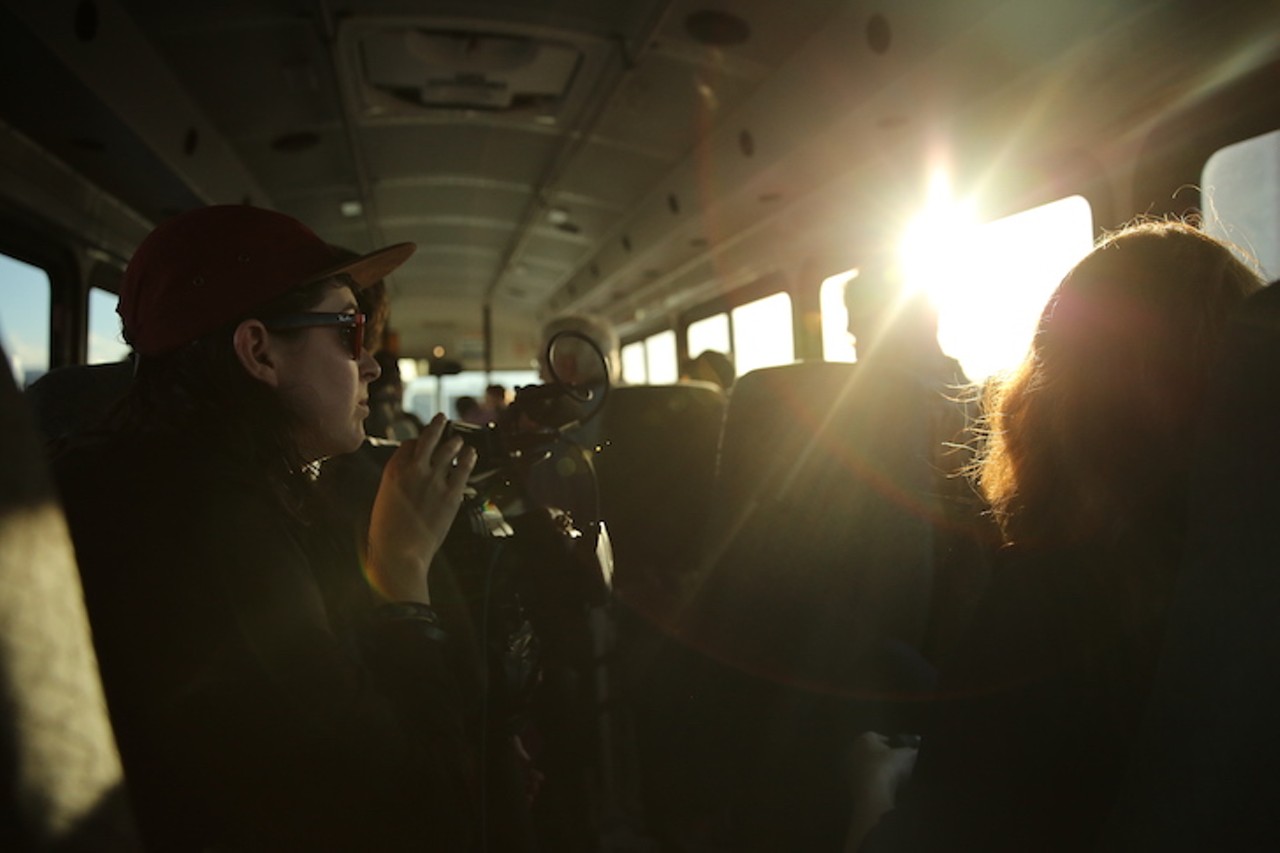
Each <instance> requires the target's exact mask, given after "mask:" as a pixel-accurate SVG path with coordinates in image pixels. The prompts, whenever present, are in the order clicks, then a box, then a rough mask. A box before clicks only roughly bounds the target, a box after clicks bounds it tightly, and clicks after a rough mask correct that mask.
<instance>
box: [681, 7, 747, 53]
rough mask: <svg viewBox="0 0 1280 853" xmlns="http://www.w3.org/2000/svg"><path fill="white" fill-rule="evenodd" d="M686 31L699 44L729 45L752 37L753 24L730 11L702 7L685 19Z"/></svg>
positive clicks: (712, 45) (709, 45)
mask: <svg viewBox="0 0 1280 853" xmlns="http://www.w3.org/2000/svg"><path fill="white" fill-rule="evenodd" d="M684 29H685V32H687V33H688V34H689V37H690V38H692V39H693V40H694V41H696V42H698V43H699V44H705V45H707V46H708V47H728V46H729V45H734V44H742V43H743V42H745V41H746V40H747V39H749V38H751V25H750V24H748V23H747V22H746V21H744V20H743V19H742V18H739V17H738V16H737V15H731V14H729V13H728V12H721V11H719V10H717V9H702V10H699V11H697V12H694V13H693V14H691V15H689V17H687V18H685V19H684Z"/></svg>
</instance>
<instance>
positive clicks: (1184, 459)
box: [979, 221, 1261, 540]
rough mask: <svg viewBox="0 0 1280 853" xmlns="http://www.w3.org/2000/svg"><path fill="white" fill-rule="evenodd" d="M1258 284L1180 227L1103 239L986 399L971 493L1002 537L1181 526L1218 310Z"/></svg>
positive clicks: (1217, 246)
mask: <svg viewBox="0 0 1280 853" xmlns="http://www.w3.org/2000/svg"><path fill="white" fill-rule="evenodd" d="M1260 287H1261V281H1260V279H1259V278H1258V276H1257V275H1256V274H1255V273H1254V272H1253V271H1252V270H1250V269H1249V268H1248V267H1247V266H1246V265H1245V264H1243V263H1242V262H1241V261H1239V260H1238V259H1237V258H1236V257H1235V256H1234V255H1233V254H1232V252H1231V250H1230V249H1229V248H1228V247H1227V246H1226V245H1224V244H1222V243H1220V242H1218V241H1216V240H1214V239H1213V238H1211V237H1209V236H1208V235H1206V234H1204V233H1203V232H1201V231H1200V230H1198V229H1197V228H1195V227H1194V226H1192V225H1189V224H1186V223H1184V222H1181V221H1167V222H1164V221H1161V222H1144V223H1141V224H1137V225H1133V226H1130V227H1127V228H1125V229H1123V230H1121V231H1119V232H1116V233H1114V234H1111V235H1109V236H1108V237H1106V238H1105V239H1104V240H1102V241H1101V242H1100V243H1099V245H1098V246H1097V247H1096V248H1095V249H1094V250H1093V251H1092V252H1091V253H1090V254H1089V255H1088V256H1087V257H1085V258H1084V260H1082V261H1080V263H1078V264H1077V265H1076V266H1075V268H1074V269H1072V270H1071V272H1070V273H1068V274H1067V276H1066V278H1064V279H1063V281H1062V283H1061V284H1060V285H1059V286H1058V289H1057V290H1056V291H1055V293H1054V295H1053V297H1052V298H1051V299H1050V301H1049V304H1048V305H1047V306H1046V308H1045V310H1044V312H1043V314H1042V316H1041V318H1040V322H1039V326H1038V328H1037V331H1036V335H1035V338H1034V340H1033V343H1032V347H1031V352H1030V353H1029V354H1028V356H1027V358H1026V359H1025V360H1024V362H1023V363H1022V365H1021V366H1020V367H1019V368H1018V369H1017V370H1016V371H1015V372H1014V373H1013V374H1011V375H1010V376H1008V377H1006V378H1005V379H1003V380H1002V381H1000V382H998V383H996V384H995V385H993V387H992V389H991V392H990V393H989V398H988V410H989V415H988V417H989V419H990V427H991V433H990V444H989V448H988V450H987V454H986V458H985V460H984V461H983V463H982V467H981V470H980V472H979V473H980V479H981V484H982V488H983V491H984V492H985V493H986V494H987V496H988V499H989V500H990V501H991V502H992V506H993V508H994V511H995V513H996V515H997V518H998V519H999V520H1000V521H1001V523H1002V526H1003V527H1004V529H1005V533H1006V536H1007V537H1009V538H1010V539H1013V540H1035V539H1043V538H1046V537H1056V538H1059V539H1062V538H1092V537H1099V536H1103V535H1112V536H1114V535H1118V534H1123V533H1124V532H1126V531H1128V530H1132V529H1134V528H1141V527H1143V526H1149V525H1152V524H1154V525H1161V524H1170V523H1172V524H1175V525H1177V524H1180V518H1181V506H1182V504H1183V502H1184V501H1185V497H1186V493H1185V489H1186V472H1187V468H1188V463H1189V459H1188V455H1189V448H1190V442H1191V429H1192V421H1193V417H1194V415H1195V412H1196V410H1197V408H1198V406H1199V404H1200V401H1201V399H1202V398H1203V394H1204V390H1205V387H1206V384H1207V381H1208V373H1209V370H1210V368H1211V367H1212V365H1213V363H1214V361H1215V358H1216V354H1217V350H1218V347H1219V345H1220V343H1221V340H1222V336H1223V332H1224V329H1225V326H1226V321H1227V317H1228V314H1229V313H1230V311H1231V310H1232V309H1233V308H1234V307H1235V306H1236V305H1237V304H1239V303H1240V302H1241V301H1242V300H1243V299H1244V298H1245V297H1246V296H1248V295H1249V294H1250V293H1252V292H1254V291H1256V290H1257V289H1259V288H1260Z"/></svg>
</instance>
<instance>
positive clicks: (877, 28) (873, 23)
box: [867, 14, 893, 53]
mask: <svg viewBox="0 0 1280 853" xmlns="http://www.w3.org/2000/svg"><path fill="white" fill-rule="evenodd" d="M892 42H893V30H891V29H889V22H888V21H887V20H886V19H885V17H884V15H878V14H877V15H872V16H871V18H870V19H869V20H868V21H867V44H868V45H869V46H870V47H871V50H872V51H874V52H875V53H885V52H887V51H888V50H889V45H890V44H891V43H892Z"/></svg>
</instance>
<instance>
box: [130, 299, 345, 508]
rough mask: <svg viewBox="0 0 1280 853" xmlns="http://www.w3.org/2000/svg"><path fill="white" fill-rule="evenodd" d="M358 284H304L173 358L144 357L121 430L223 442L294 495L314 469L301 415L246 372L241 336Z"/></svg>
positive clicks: (284, 332)
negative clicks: (306, 454) (252, 322)
mask: <svg viewBox="0 0 1280 853" xmlns="http://www.w3.org/2000/svg"><path fill="white" fill-rule="evenodd" d="M351 284H352V283H351V281H350V280H349V279H347V278H346V277H345V276H338V277H336V278H329V279H325V280H323V281H320V282H316V283H313V284H309V285H304V286H302V287H299V288H296V289H294V290H292V291H290V292H288V293H286V294H284V295H283V296H280V297H277V298H276V299H274V300H271V301H270V302H268V303H266V304H264V305H261V306H259V307H258V308H257V309H255V310H254V311H253V312H252V313H251V314H249V315H248V316H247V317H244V318H240V319H239V320H236V321H234V322H232V323H228V324H227V325H225V326H223V327H222V328H220V329H219V330H217V331H216V332H213V333H211V334H209V335H206V336H204V337H203V338H200V339H198V340H195V341H192V342H191V343H189V344H186V345H185V346H183V347H181V348H179V349H177V350H175V351H173V352H171V353H165V354H163V355H159V356H145V357H142V358H140V359H139V362H138V368H137V375H136V376H135V379H134V383H133V387H132V388H131V389H130V392H129V394H128V396H127V397H125V399H124V400H123V401H122V406H121V408H120V409H119V410H118V411H117V413H115V415H114V417H113V419H112V423H113V426H115V427H118V428H124V429H129V430H135V431H139V432H167V433H171V434H174V433H176V434H183V435H190V436H192V437H193V438H196V439H197V440H211V441H215V442H217V443H218V445H219V446H220V447H226V448H227V449H228V450H229V451H230V452H231V453H232V454H233V456H234V457H235V459H236V460H237V461H240V462H242V463H244V464H246V465H248V466H252V469H254V470H259V471H265V472H267V473H268V475H269V476H270V477H271V479H272V480H273V481H274V482H275V483H276V484H277V485H282V486H285V487H286V490H287V491H288V490H291V488H292V486H291V482H292V480H293V478H294V477H296V476H301V475H302V472H303V471H304V469H305V466H306V462H307V460H305V459H304V458H303V456H302V452H301V450H300V449H299V447H298V443H297V438H296V426H297V421H296V416H295V415H294V413H293V412H291V411H290V410H289V409H288V407H287V406H285V404H284V401H283V400H282V399H281V398H280V396H279V395H278V394H277V393H276V392H275V390H274V389H272V388H271V387H269V386H267V385H266V384H264V383H262V382H260V381H258V380H257V379H254V378H253V377H252V376H250V375H249V374H248V373H247V372H246V371H245V369H244V366H243V365H242V364H241V363H240V359H239V357H238V356H237V355H236V351H235V346H234V342H233V338H234V334H235V329H236V327H237V326H238V325H239V324H240V323H241V322H243V321H244V320H245V319H247V318H248V317H256V318H259V319H262V320H267V319H269V318H271V317H273V316H277V315H280V314H287V313H293V312H299V311H307V310H310V309H312V308H314V307H315V306H316V305H317V304H319V303H320V302H321V301H322V300H323V299H324V298H325V296H326V295H327V294H328V293H329V291H330V290H332V289H333V288H334V287H339V286H343V285H346V286H351ZM301 331H302V330H300V329H299V330H282V331H276V332H272V334H276V335H285V336H288V335H296V334H300V333H301Z"/></svg>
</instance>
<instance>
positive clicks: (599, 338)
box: [538, 314, 622, 385]
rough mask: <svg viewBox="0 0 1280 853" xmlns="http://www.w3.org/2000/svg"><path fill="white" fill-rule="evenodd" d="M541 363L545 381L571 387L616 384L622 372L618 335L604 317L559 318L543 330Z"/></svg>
mask: <svg viewBox="0 0 1280 853" xmlns="http://www.w3.org/2000/svg"><path fill="white" fill-rule="evenodd" d="M583 338H586V339H587V340H583ZM548 346H550V353H548ZM602 357H603V362H602ZM548 362H550V364H548ZM538 364H539V368H540V370H541V373H542V379H543V381H544V382H550V381H554V380H556V379H558V380H559V381H561V382H564V383H566V384H569V385H594V384H598V383H600V382H603V381H604V380H605V379H606V378H607V379H608V381H609V382H610V383H616V382H617V380H618V377H619V376H620V375H621V370H622V362H621V343H620V341H619V339H618V332H617V330H615V329H614V328H613V324H611V323H610V322H609V321H608V320H605V319H604V318H603V317H596V316H593V315H589V314H572V315H568V316H564V317H556V318H555V319H553V320H551V321H550V322H548V323H547V324H546V325H544V326H543V327H542V344H541V346H540V348H539V351H538Z"/></svg>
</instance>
